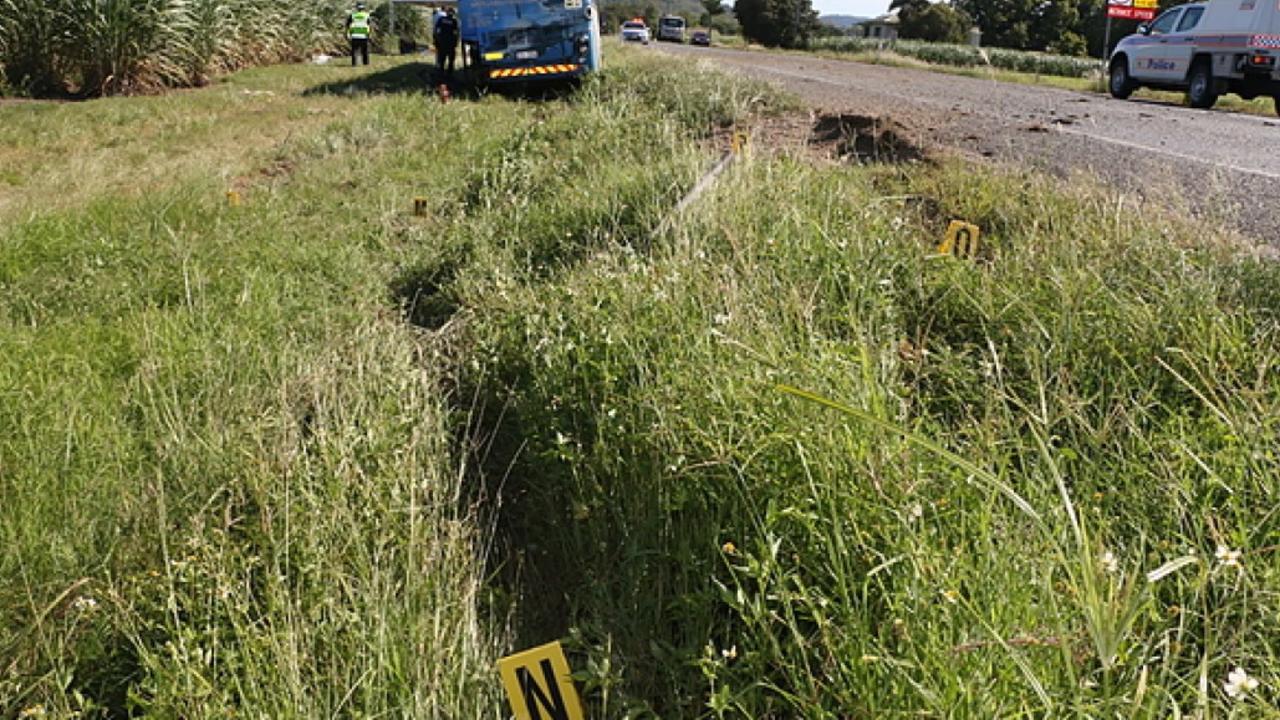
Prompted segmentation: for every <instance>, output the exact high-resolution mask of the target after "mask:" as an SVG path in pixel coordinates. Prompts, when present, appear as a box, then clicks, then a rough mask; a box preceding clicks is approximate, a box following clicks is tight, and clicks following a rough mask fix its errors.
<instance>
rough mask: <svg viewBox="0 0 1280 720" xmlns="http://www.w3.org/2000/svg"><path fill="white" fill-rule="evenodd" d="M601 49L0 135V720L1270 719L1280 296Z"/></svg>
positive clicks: (1063, 192)
mask: <svg viewBox="0 0 1280 720" xmlns="http://www.w3.org/2000/svg"><path fill="white" fill-rule="evenodd" d="M608 51H609V56H610V57H609V59H610V67H609V69H608V70H607V71H606V72H605V73H603V74H602V75H601V76H599V77H597V78H595V79H593V80H591V81H590V82H587V83H586V84H585V85H584V87H583V88H582V89H581V90H580V91H579V92H578V93H576V94H574V95H572V96H568V97H563V98H559V99H552V100H545V101H530V100H520V99H504V98H500V97H494V96H490V97H485V98H483V99H475V100H473V99H461V100H455V101H454V102H451V103H448V104H441V103H439V102H438V101H437V100H436V99H435V98H434V97H433V96H431V95H427V94H424V93H423V82H422V80H421V74H420V70H421V67H420V66H416V65H414V64H412V63H410V62H408V61H391V60H388V59H385V58H379V59H378V60H377V62H376V63H375V65H374V66H373V68H372V69H370V70H352V69H348V68H345V67H316V66H293V67H272V68H264V69H259V70H253V71H248V72H243V73H239V74H235V75H232V76H230V77H228V78H227V79H226V80H225V81H223V82H219V83H216V84H214V85H213V86H211V87H209V88H205V89H202V90H198V91H190V92H182V93H175V94H172V95H167V96H161V97H140V98H129V99H111V100H100V101H92V102H86V103H63V104H44V103H23V104H11V103H10V104H2V105H0V153H3V154H0V160H2V161H3V162H2V163H0V164H2V165H3V167H5V168H18V169H19V170H18V171H10V170H6V171H5V172H6V174H5V175H4V176H3V177H0V182H2V183H4V184H3V185H0V188H2V189H3V193H0V198H3V200H2V201H0V249H2V252H0V289H2V290H3V291H2V292H0V400H2V401H0V542H2V545H0V547H3V552H2V553H0V716H5V717H9V716H20V717H41V716H43V717H76V716H79V717H123V716H126V715H128V714H138V715H141V714H150V715H155V716H159V717H191V718H204V717H228V716H232V715H234V716H246V717H298V718H304V717H305V718H312V717H323V716H340V717H346V716H359V717H373V716H395V717H402V716H403V717H500V716H504V715H505V707H504V706H503V705H502V703H503V700H502V698H501V696H500V694H499V693H500V691H499V685H498V682H497V676H496V673H495V672H494V670H493V662H494V660H495V659H496V658H497V657H499V656H500V655H502V654H504V653H506V652H509V651H511V650H513V649H521V648H524V647H528V646H530V645H533V644H537V643H541V642H545V641H547V640H550V639H555V638H560V639H562V640H563V641H564V642H565V645H566V647H567V648H568V650H569V654H570V663H571V664H572V666H573V668H574V669H575V671H577V677H578V683H579V687H580V689H581V690H582V692H583V694H584V697H585V699H586V701H587V703H588V705H589V716H591V717H651V716H654V715H660V716H663V717H778V718H783V717H813V718H821V717H830V718H836V717H889V716H908V715H910V716H923V717H940V716H946V717H1011V716H1025V717H1200V718H1208V717H1238V718H1253V717H1261V718H1266V717H1280V713H1278V712H1277V711H1276V709H1275V706H1276V703H1277V702H1278V701H1280V691H1278V688H1280V633H1277V632H1276V631H1275V628H1276V623H1277V622H1278V621H1280V594H1278V591H1280V562H1277V557H1276V553H1277V550H1278V549H1280V516H1278V515H1277V513H1276V512H1275V508H1276V507H1277V503H1278V501H1280V488H1278V486H1277V484H1276V482H1275V477H1276V472H1277V469H1278V466H1280V459H1278V458H1277V454H1276V450H1275V445H1276V443H1275V437H1276V432H1277V420H1276V418H1277V417H1280V413H1277V410H1278V409H1280V385H1278V384H1277V380H1276V373H1277V371H1278V370H1280V368H1277V357H1280V354H1277V350H1278V349H1280V348H1278V347H1277V345H1278V344H1280V334H1277V321H1278V318H1280V316H1278V314H1277V308H1278V307H1280V306H1278V305H1277V302H1278V301H1280V297H1278V296H1277V292H1276V290H1275V288H1276V287H1277V280H1280V270H1277V269H1276V268H1275V266H1273V265H1272V264H1269V263H1264V262H1261V261H1258V260H1254V259H1251V257H1250V256H1249V255H1248V253H1246V252H1243V251H1242V247H1241V246H1240V245H1239V243H1238V240H1237V239H1235V238H1232V237H1230V236H1228V235H1227V234H1226V233H1225V232H1224V231H1221V230H1219V229H1217V228H1216V227H1214V226H1212V225H1206V224H1204V223H1203V222H1197V221H1193V220H1190V219H1187V218H1186V217H1184V216H1182V215H1179V214H1178V213H1177V212H1172V211H1171V212H1167V213H1136V212H1133V211H1132V210H1133V207H1134V203H1135V202H1136V200H1135V199H1134V198H1131V197H1126V196H1121V195H1117V194H1114V193H1110V192H1102V191H1098V190H1096V189H1090V188H1088V187H1087V186H1086V185H1084V184H1083V183H1082V184H1079V185H1076V184H1064V183H1062V182H1061V181H1059V180H1057V179H1049V178H1045V177H1041V176H1038V175H1034V174H1020V173H1014V172H1009V171H998V170H993V169H981V168H980V169H974V168H971V167H963V166H960V165H957V164H953V163H949V162H942V163H940V164H934V163H921V164H910V165H867V166H862V165H842V164H836V163H830V162H822V161H816V160H814V159H813V158H812V157H810V156H808V155H805V154H802V153H779V152H771V151H770V149H769V148H766V147H762V146H756V147H753V148H751V149H750V150H749V152H748V153H747V154H746V155H745V156H743V157H742V159H741V160H740V161H739V162H737V163H736V164H735V165H733V166H732V167H731V168H730V169H729V170H728V171H727V172H726V173H725V174H724V175H723V176H722V177H721V179H720V180H719V181H718V183H717V184H716V185H715V186H714V187H713V188H712V189H711V190H710V191H708V192H707V193H706V194H705V195H703V196H702V197H701V198H700V199H699V200H698V201H697V202H696V203H695V204H694V205H693V206H691V208H690V209H689V211H688V212H687V213H686V214H684V215H683V216H681V217H679V218H671V219H670V220H667V221H666V222H664V220H666V219H667V218H668V216H669V214H670V212H671V209H672V207H673V206H674V205H675V204H676V202H677V201H678V200H679V199H680V198H681V197H682V196H683V195H684V194H685V193H686V192H687V191H688V190H689V189H690V188H691V187H692V186H693V185H694V183H695V182H696V180H697V179H698V178H699V176H701V175H702V174H703V173H704V172H705V171H706V170H707V169H709V168H710V166H711V165H712V164H713V163H714V161H715V160H716V158H717V157H718V155H719V152H720V147H718V146H720V145H722V144H723V140H722V138H723V136H724V134H725V132H724V131H725V130H726V129H727V128H729V127H731V126H733V125H734V124H735V123H742V124H744V125H749V124H750V123H751V121H752V118H753V117H757V116H758V115H759V114H760V113H766V114H767V113H778V112H789V111H790V110H791V108H792V106H791V102H790V101H789V100H787V99H786V98H781V97H778V96H776V95H775V94H774V93H773V92H772V91H770V90H768V89H766V88H762V87H760V86H756V85H751V84H747V83H745V82H743V81H741V80H739V79H734V78H728V77H725V76H722V75H717V74H715V73H713V72H711V71H710V70H706V69H697V68H694V69H690V68H679V67H677V66H676V65H674V64H664V61H663V60H661V59H658V58H655V57H652V56H647V55H644V54H641V53H632V52H628V51H627V50H626V49H623V48H620V47H614V46H610V47H609V48H608ZM229 190H234V191H236V192H237V193H239V196H240V198H241V202H240V204H239V205H237V206H233V205H231V204H230V203H229V202H228V199H227V195H226V194H227V192H228V191H229ZM415 197H420V198H423V199H424V200H425V209H426V213H425V215H424V216H421V217H418V216H415V215H414V214H413V213H412V206H413V202H412V200H413V198H415ZM957 217H959V218H966V219H968V220H971V221H973V222H975V223H977V224H979V225H980V226H981V227H982V228H983V232H984V235H983V238H982V241H983V245H982V248H983V249H982V251H981V253H980V255H979V257H977V258H976V259H974V260H959V259H956V258H951V257H942V256H938V255H937V254H936V253H935V251H934V249H933V248H934V246H935V244H936V243H937V241H938V239H939V237H940V235H941V232H942V228H943V227H944V226H945V224H946V222H947V221H949V220H950V219H952V218H957ZM1237 668H1239V669H1240V670H1242V671H1243V673H1245V676H1242V675H1240V674H1239V673H1234V671H1235V670H1236V669H1237ZM1233 673H1234V674H1233ZM1255 683H1256V684H1255Z"/></svg>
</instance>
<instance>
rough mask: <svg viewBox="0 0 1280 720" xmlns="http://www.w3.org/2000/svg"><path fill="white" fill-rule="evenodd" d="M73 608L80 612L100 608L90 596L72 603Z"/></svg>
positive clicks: (79, 598) (82, 596)
mask: <svg viewBox="0 0 1280 720" xmlns="http://www.w3.org/2000/svg"><path fill="white" fill-rule="evenodd" d="M71 607H72V608H73V609H75V610H76V611H78V612H89V611H90V610H93V609H94V608H96V607H98V601H97V600H94V599H93V598H91V597H89V596H88V595H81V596H80V597H78V598H76V599H75V600H72V601H71Z"/></svg>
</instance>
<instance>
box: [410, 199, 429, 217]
mask: <svg viewBox="0 0 1280 720" xmlns="http://www.w3.org/2000/svg"><path fill="white" fill-rule="evenodd" d="M413 214H414V215H417V216H418V217H424V216H425V215H426V214H427V199H426V198H424V197H416V198H414V199H413Z"/></svg>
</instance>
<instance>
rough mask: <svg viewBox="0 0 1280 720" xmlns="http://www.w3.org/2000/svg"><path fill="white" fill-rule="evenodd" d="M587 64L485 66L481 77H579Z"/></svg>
mask: <svg viewBox="0 0 1280 720" xmlns="http://www.w3.org/2000/svg"><path fill="white" fill-rule="evenodd" d="M586 70H587V66H586V65H584V64H581V63H547V64H546V65H523V66H519V67H492V66H490V67H484V68H482V69H481V73H482V74H481V77H483V78H484V79H485V80H488V81H489V82H499V83H500V82H508V81H523V80H541V79H547V80H551V79H555V78H569V77H577V76H578V75H581V74H583V73H584V72H586Z"/></svg>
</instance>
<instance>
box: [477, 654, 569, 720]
mask: <svg viewBox="0 0 1280 720" xmlns="http://www.w3.org/2000/svg"><path fill="white" fill-rule="evenodd" d="M498 674H499V675H501V676H502V686H503V687H504V688H506V690H507V699H508V700H510V701H511V711H512V712H513V713H515V717H516V720H586V717H585V716H584V715H583V714H582V702H581V700H579V699H578V690H577V688H575V687H574V686H573V677H572V675H571V674H570V673H569V661H568V660H566V659H565V657H564V650H563V649H562V648H561V647H560V643H559V642H550V643H547V644H546V645H539V646H538V647H536V648H532V649H529V650H525V651H524V652H520V653H516V654H515V655H511V656H508V657H505V658H502V659H501V660H499V661H498Z"/></svg>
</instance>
